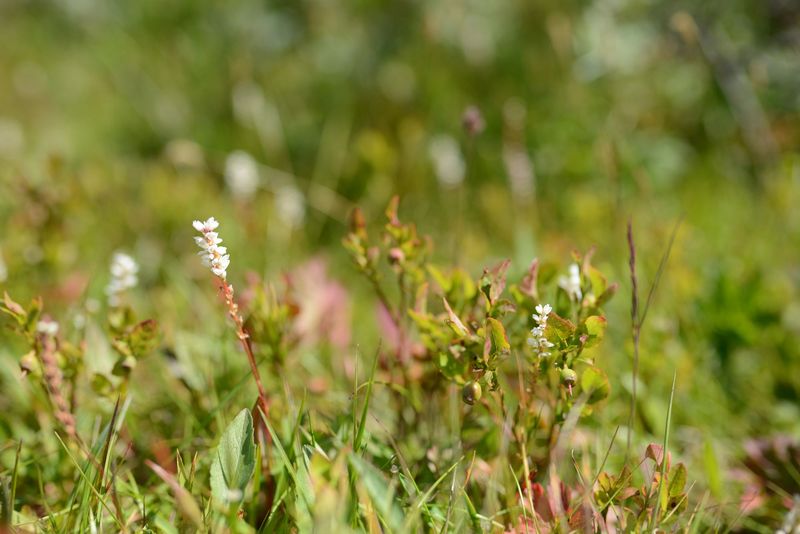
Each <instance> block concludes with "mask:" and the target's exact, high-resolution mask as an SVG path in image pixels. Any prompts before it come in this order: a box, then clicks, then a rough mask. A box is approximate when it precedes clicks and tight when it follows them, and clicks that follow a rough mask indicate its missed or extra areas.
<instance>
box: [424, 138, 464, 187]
mask: <svg viewBox="0 0 800 534" xmlns="http://www.w3.org/2000/svg"><path fill="white" fill-rule="evenodd" d="M428 155H429V156H430V158H431V162H432V163H433V169H434V172H435V173H436V179H437V180H439V183H440V184H442V186H444V187H456V186H458V185H460V184H461V182H463V181H464V175H465V174H466V172H467V165H466V163H464V157H463V156H462V155H461V148H460V147H459V146H458V142H457V141H456V140H455V139H453V138H452V137H450V136H449V135H437V136H436V137H434V138H433V139H431V142H430V144H429V145H428Z"/></svg>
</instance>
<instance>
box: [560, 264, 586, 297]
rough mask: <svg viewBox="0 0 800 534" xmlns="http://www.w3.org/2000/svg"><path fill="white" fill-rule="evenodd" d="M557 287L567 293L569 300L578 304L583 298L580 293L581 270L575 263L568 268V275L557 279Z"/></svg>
mask: <svg viewBox="0 0 800 534" xmlns="http://www.w3.org/2000/svg"><path fill="white" fill-rule="evenodd" d="M558 285H559V287H561V288H562V289H563V290H564V291H566V292H567V295H569V298H570V299H572V300H574V301H576V302H580V301H581V299H582V298H583V293H582V292H581V268H580V266H579V265H578V264H577V263H573V264H572V265H570V266H569V275H568V276H562V277H560V278H559V279H558Z"/></svg>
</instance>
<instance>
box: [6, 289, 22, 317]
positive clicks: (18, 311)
mask: <svg viewBox="0 0 800 534" xmlns="http://www.w3.org/2000/svg"><path fill="white" fill-rule="evenodd" d="M3 301H4V304H5V306H6V309H7V310H8V311H9V312H10V313H11V314H12V315H15V316H23V317H24V316H25V308H23V307H22V306H20V305H19V304H18V303H17V302H14V301H13V300H12V299H11V297H10V296H9V294H8V292H3Z"/></svg>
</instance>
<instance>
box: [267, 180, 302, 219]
mask: <svg viewBox="0 0 800 534" xmlns="http://www.w3.org/2000/svg"><path fill="white" fill-rule="evenodd" d="M275 210H276V212H277V214H278V218H280V220H282V221H283V222H284V223H285V224H286V225H287V226H290V227H292V228H297V227H298V226H301V225H302V224H303V220H304V219H305V217H306V199H305V197H304V196H303V193H302V191H300V190H299V189H297V188H296V187H295V186H293V185H284V186H281V187H279V188H278V189H277V191H275Z"/></svg>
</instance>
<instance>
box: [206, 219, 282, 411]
mask: <svg viewBox="0 0 800 534" xmlns="http://www.w3.org/2000/svg"><path fill="white" fill-rule="evenodd" d="M192 226H193V227H194V229H195V230H197V231H198V232H200V236H199V237H195V238H194V240H195V243H196V244H197V246H198V247H199V248H200V252H199V253H198V254H199V256H200V257H201V258H202V261H203V264H204V265H205V266H206V267H208V268H209V269H210V270H211V273H212V274H213V275H214V277H215V280H216V283H217V288H218V290H219V293H220V295H221V297H222V300H223V301H224V302H225V307H226V310H227V312H228V317H230V318H231V320H232V321H233V324H234V326H235V328H236V337H237V338H239V341H240V343H241V345H242V348H243V349H244V351H245V354H247V361H248V363H249V364H250V371H251V372H252V374H253V379H254V380H255V383H256V387H257V388H258V406H259V408H260V409H261V410H262V412H263V413H264V414H265V415H266V413H267V412H268V411H269V402H268V397H267V392H266V390H265V389H264V384H263V382H262V381H261V373H260V372H259V370H258V363H257V362H256V357H255V354H253V347H252V345H251V343H250V336H249V335H248V333H247V332H246V331H245V328H244V319H243V318H242V316H241V314H240V313H239V305H238V304H237V302H236V300H235V299H234V294H233V291H234V290H233V284H229V283H228V266H229V265H230V263H231V257H230V255H229V254H228V250H227V248H226V247H223V246H220V243H222V238H220V237H219V233H218V232H216V229H217V228H218V227H219V222H218V221H217V220H216V219H215V218H214V217H210V218H208V219H206V220H205V221H197V220H195V221H193V222H192Z"/></svg>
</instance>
